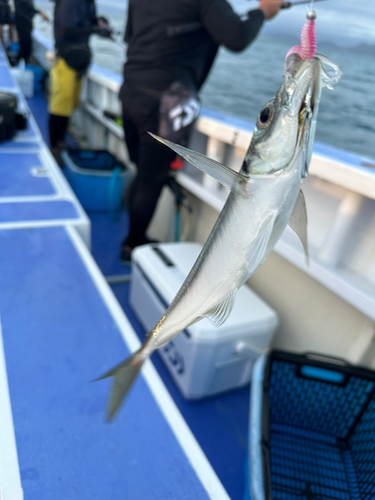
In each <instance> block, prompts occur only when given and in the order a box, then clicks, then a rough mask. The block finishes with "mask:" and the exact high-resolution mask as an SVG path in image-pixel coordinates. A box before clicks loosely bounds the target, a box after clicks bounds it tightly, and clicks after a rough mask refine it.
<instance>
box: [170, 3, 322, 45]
mask: <svg viewBox="0 0 375 500" xmlns="http://www.w3.org/2000/svg"><path fill="white" fill-rule="evenodd" d="M326 1H327V0H314V2H326ZM303 4H311V0H298V1H297V2H284V3H283V4H282V5H281V8H282V9H290V8H291V7H294V6H295V5H303ZM245 16H247V12H246V13H245V14H239V17H241V18H244V17H245ZM201 28H203V25H202V24H201V23H185V24H180V25H178V26H168V27H167V36H168V37H170V38H171V37H174V36H179V35H185V34H187V33H191V32H193V31H197V30H199V29H201Z"/></svg>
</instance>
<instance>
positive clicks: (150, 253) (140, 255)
mask: <svg viewBox="0 0 375 500" xmlns="http://www.w3.org/2000/svg"><path fill="white" fill-rule="evenodd" d="M201 249H202V246H201V245H200V244H198V243H163V244H159V245H143V246H141V247H137V248H136V249H135V250H134V252H133V254H132V262H133V265H135V266H137V265H138V266H139V267H140V268H141V270H142V271H143V273H144V274H145V275H146V276H147V278H148V280H150V282H151V283H152V285H153V287H154V288H155V289H156V290H157V291H158V293H159V294H160V296H161V297H162V298H163V299H164V301H165V302H166V303H167V304H170V303H171V302H172V300H173V299H174V297H175V295H176V294H177V292H178V290H179V289H180V287H181V285H182V284H183V282H184V280H185V278H186V276H187V275H188V273H189V271H190V269H191V268H192V266H193V264H194V262H195V261H196V259H197V257H198V255H199V253H200V251H201ZM277 321H278V320H277V314H276V312H275V311H274V310H273V309H272V308H271V307H270V306H269V305H268V304H266V303H265V302H264V301H263V300H262V299H261V298H260V297H258V295H256V294H255V293H254V292H253V291H252V290H251V289H250V288H249V287H248V286H247V285H244V286H242V287H241V288H240V289H239V290H238V293H237V297H236V301H235V304H234V307H233V310H232V312H231V314H230V315H229V317H228V319H227V321H226V322H225V323H224V324H223V325H222V326H220V328H216V327H215V326H214V325H213V324H212V323H211V322H210V321H209V320H208V319H206V318H205V319H203V320H201V321H199V322H198V323H196V324H194V325H192V326H190V327H189V328H188V331H189V333H190V334H191V335H192V336H194V337H195V338H196V340H197V339H199V340H201V341H205V342H209V341H217V336H218V335H220V338H221V339H223V337H224V336H225V335H226V334H228V335H230V337H231V338H233V336H235V335H236V334H237V335H241V336H243V334H244V332H246V333H247V334H248V333H249V332H253V333H254V334H259V333H261V332H262V331H263V330H267V331H269V330H270V329H273V328H275V327H276V325H277Z"/></svg>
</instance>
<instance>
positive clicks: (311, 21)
mask: <svg viewBox="0 0 375 500" xmlns="http://www.w3.org/2000/svg"><path fill="white" fill-rule="evenodd" d="M315 19H316V14H315V12H314V11H310V12H308V14H307V20H306V21H305V23H304V25H303V27H302V31H301V45H295V46H294V47H292V48H291V49H290V51H289V52H288V53H287V55H286V57H288V56H289V55H290V54H298V55H299V56H300V57H301V58H302V59H303V60H304V61H305V60H306V59H310V58H311V57H314V55H315V53H316V38H315Z"/></svg>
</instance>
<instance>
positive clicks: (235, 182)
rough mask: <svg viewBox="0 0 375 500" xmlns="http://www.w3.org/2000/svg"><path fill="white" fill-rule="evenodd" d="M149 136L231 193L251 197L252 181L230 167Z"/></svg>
mask: <svg viewBox="0 0 375 500" xmlns="http://www.w3.org/2000/svg"><path fill="white" fill-rule="evenodd" d="M149 134H150V135H151V136H152V137H153V138H154V139H156V140H157V141H159V142H161V143H162V144H164V145H165V146H168V147H169V148H171V149H173V151H175V152H176V153H177V154H178V155H180V156H182V158H184V160H186V161H188V162H189V163H191V164H192V165H194V167H197V168H199V170H202V171H203V172H205V173H206V174H208V175H210V176H211V177H213V178H214V179H216V180H217V181H219V182H220V183H221V184H223V185H224V186H225V187H227V188H228V189H230V190H231V191H233V192H235V193H237V194H241V195H243V196H246V197H248V196H250V189H249V185H250V180H249V179H248V178H247V177H246V176H244V175H242V174H240V173H238V172H236V171H235V170H232V169H231V168H229V167H226V166H225V165H222V164H221V163H219V162H218V161H215V160H212V159H211V158H208V157H207V156H205V155H202V154H200V153H197V152H196V151H193V150H192V149H188V148H184V147H183V146H180V145H178V144H174V143H173V142H170V141H167V140H166V139H162V138H161V137H159V136H157V135H154V134H151V132H149Z"/></svg>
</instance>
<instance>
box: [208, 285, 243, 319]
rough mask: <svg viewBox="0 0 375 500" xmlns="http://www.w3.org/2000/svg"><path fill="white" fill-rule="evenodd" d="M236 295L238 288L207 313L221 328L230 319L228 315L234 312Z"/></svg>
mask: <svg viewBox="0 0 375 500" xmlns="http://www.w3.org/2000/svg"><path fill="white" fill-rule="evenodd" d="M236 295H237V290H234V291H233V292H232V293H230V294H229V295H227V296H226V297H225V299H224V300H223V301H221V302H220V303H219V304H217V305H216V306H215V307H214V308H212V309H211V310H210V311H208V312H207V314H206V315H205V316H206V318H207V319H209V320H210V321H211V323H212V324H213V325H214V326H215V327H216V328H219V326H221V325H222V324H223V323H225V321H226V320H227V319H228V316H229V315H230V313H231V312H232V309H233V306H234V302H235V300H236Z"/></svg>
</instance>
